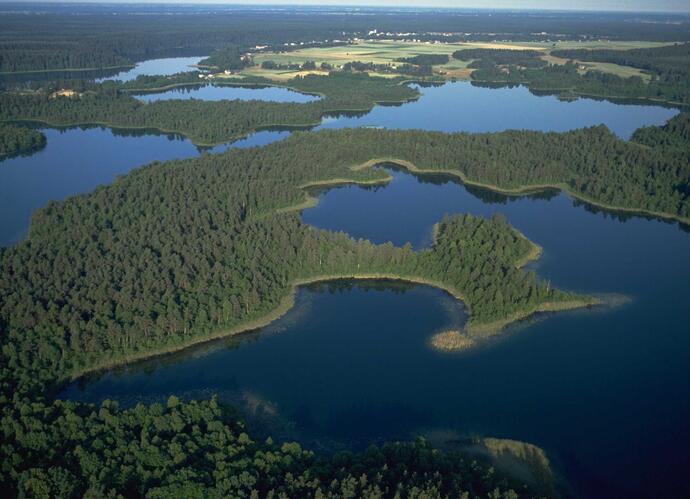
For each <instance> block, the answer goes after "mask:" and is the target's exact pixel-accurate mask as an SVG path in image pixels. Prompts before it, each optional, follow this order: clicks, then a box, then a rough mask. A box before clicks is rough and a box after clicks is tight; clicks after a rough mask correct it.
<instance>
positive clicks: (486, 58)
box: [453, 49, 547, 69]
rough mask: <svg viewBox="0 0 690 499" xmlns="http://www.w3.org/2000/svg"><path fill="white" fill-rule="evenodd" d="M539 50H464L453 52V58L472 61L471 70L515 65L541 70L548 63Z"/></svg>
mask: <svg viewBox="0 0 690 499" xmlns="http://www.w3.org/2000/svg"><path fill="white" fill-rule="evenodd" d="M542 55H544V54H543V52H540V51H538V50H510V49H464V50H456V51H455V52H453V58H454V59H458V60H460V61H472V62H471V63H470V64H469V66H468V67H470V68H477V69H481V68H490V67H494V66H503V65H515V66H521V67H526V68H539V67H543V66H546V65H547V63H546V61H544V60H543V59H541V56H542Z"/></svg>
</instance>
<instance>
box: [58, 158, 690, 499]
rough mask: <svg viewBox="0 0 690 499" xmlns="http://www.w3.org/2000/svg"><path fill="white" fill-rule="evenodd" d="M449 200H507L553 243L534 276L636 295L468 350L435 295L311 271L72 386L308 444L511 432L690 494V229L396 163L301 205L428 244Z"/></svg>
mask: <svg viewBox="0 0 690 499" xmlns="http://www.w3.org/2000/svg"><path fill="white" fill-rule="evenodd" d="M447 212H470V213H474V214H478V215H483V216H488V215H490V214H492V213H495V212H499V213H503V214H505V215H506V217H507V218H508V220H509V221H510V223H511V224H513V225H514V226H515V227H517V228H518V229H519V230H521V231H522V232H524V233H525V234H526V235H527V236H528V237H529V238H530V239H532V240H533V241H535V242H537V243H539V244H540V245H542V246H543V247H544V255H543V257H542V258H541V259H540V260H539V262H537V264H536V265H534V268H535V269H536V271H537V272H538V273H539V275H540V276H541V277H543V278H545V279H549V280H550V281H551V282H552V283H553V284H554V285H557V286H561V287H563V288H567V289H572V290H579V291H586V292H591V293H619V294H624V295H626V296H628V297H629V298H630V299H631V300H632V301H631V302H630V303H627V304H624V305H620V306H617V307H613V308H606V309H599V310H595V311H576V312H566V313H560V314H556V315H550V316H547V317H542V318H539V319H537V320H533V321H531V322H529V323H523V324H521V325H518V326H516V327H514V328H512V333H511V334H508V335H506V336H505V338H503V339H500V340H498V341H494V342H492V343H490V344H488V345H486V346H484V347H482V348H479V349H478V350H476V351H473V352H469V353H462V354H441V353H437V352H434V351H432V350H430V349H429V348H428V346H427V343H426V342H427V340H428V338H429V336H430V335H432V334H433V333H434V332H437V331H439V330H441V329H445V328H448V327H456V326H457V325H459V324H462V323H463V321H464V316H463V312H462V308H461V306H460V305H458V304H457V303H455V302H453V300H452V299H450V298H449V297H448V296H447V295H445V294H444V293H443V292H441V291H439V290H435V289H432V288H429V287H425V286H408V287H400V286H394V287H392V288H386V287H385V286H383V287H381V286H380V285H379V286H374V287H373V288H372V287H370V286H359V285H358V286H354V287H352V286H347V285H343V284H342V283H341V284H340V285H337V286H329V285H320V286H312V287H309V288H303V289H301V290H300V292H299V295H298V300H297V305H296V307H295V308H294V309H293V310H292V311H291V312H290V313H289V314H288V315H287V316H285V317H284V318H282V319H280V320H279V321H277V322H276V323H274V324H272V325H271V326H270V327H268V328H265V329H264V330H261V331H259V332H258V333H254V334H250V335H247V336H245V337H244V339H243V340H241V341H240V340H238V339H234V340H225V341H218V342H215V343H211V344H208V345H205V346H203V347H199V348H195V349H190V350H188V351H185V352H182V353H180V354H178V355H174V356H170V357H166V358H163V359H155V360H150V361H146V362H143V363H140V364H137V365H134V366H131V367H129V368H125V369H121V370H118V371H115V372H109V373H106V374H105V375H103V376H101V377H100V378H98V377H96V378H92V379H89V380H87V381H86V382H83V383H82V384H73V385H71V386H70V387H68V388H67V389H66V391H65V392H64V393H63V394H62V396H64V397H69V398H76V399H82V400H90V401H99V400H102V399H104V398H113V399H117V400H121V401H122V402H124V403H127V404H131V403H134V402H135V401H137V400H161V399H164V398H165V397H166V396H167V395H168V394H170V393H181V394H183V395H185V396H188V397H192V396H200V395H207V396H208V395H210V394H211V393H219V394H220V395H221V397H223V398H225V399H227V400H229V401H231V402H233V403H235V404H237V405H239V406H240V407H242V408H243V410H244V412H245V414H247V415H248V417H249V419H250V421H251V424H252V425H254V426H255V427H256V428H257V429H258V430H257V431H267V432H271V433H273V434H274V435H278V436H282V437H284V438H300V439H302V440H303V441H305V442H306V443H307V444H309V445H311V446H313V447H314V448H322V447H323V448H327V449H332V448H338V447H339V446H341V445H348V444H350V445H355V446H364V445H366V444H367V443H369V442H376V441H380V440H381V439H391V438H409V437H410V436H412V435H417V434H426V433H428V432H430V431H434V430H444V431H448V432H451V433H453V432H456V433H458V434H480V435H490V436H498V437H506V438H514V439H520V440H525V441H529V442H532V443H535V444H537V445H540V446H542V447H544V448H545V449H546V450H547V452H548V453H549V454H550V456H551V457H552V459H553V460H555V462H556V464H557V466H558V467H559V468H560V469H561V470H562V471H563V472H564V473H565V475H566V476H567V477H568V479H569V480H570V481H571V482H572V483H573V485H574V487H575V490H576V494H578V495H580V496H585V497H622V496H626V495H627V496H637V497H660V496H664V495H667V496H669V497H681V496H686V497H687V494H688V493H689V492H690V490H689V489H688V485H687V480H685V475H686V472H687V466H688V464H690V459H689V458H688V457H687V452H686V445H687V444H689V443H690V425H689V424H688V421H690V398H689V397H688V393H690V362H688V359H689V358H690V331H689V329H688V325H687V306H688V303H689V300H690V259H688V255H690V233H688V232H687V230H683V229H682V228H680V227H679V226H678V225H677V224H673V223H665V222H660V221H656V220H650V219H645V218H640V217H626V218H620V217H618V216H615V215H612V214H610V213H605V212H601V211H594V210H592V209H590V208H587V207H585V206H583V205H581V204H580V203H577V202H574V201H573V200H571V199H569V198H568V197H567V196H564V195H562V194H558V193H551V194H542V195H536V196H532V197H504V196H499V195H495V194H491V193H488V192H486V191H477V190H474V191H473V192H470V191H468V190H467V189H466V188H465V187H463V186H462V185H458V184H456V183H454V182H451V181H448V180H447V179H445V178H442V177H438V176H435V177H428V178H425V179H423V180H420V179H417V178H416V177H413V176H411V175H409V174H405V173H401V172H394V179H393V181H392V182H391V183H390V184H389V185H388V186H385V187H381V188H369V189H363V188H358V187H342V188H338V189H333V190H330V191H327V192H325V193H322V194H321V202H320V203H319V205H318V206H317V207H316V208H313V209H310V210H307V211H306V212H304V215H303V217H304V219H305V221H307V222H309V223H312V224H314V225H317V226H320V227H327V228H331V229H338V230H345V231H347V232H349V233H350V234H352V235H354V236H357V237H360V236H361V237H368V238H370V239H372V240H375V241H379V242H380V241H387V240H392V241H393V242H395V243H396V244H402V243H405V242H412V243H414V244H415V245H417V246H418V247H419V246H423V245H424V244H425V243H427V242H428V235H429V231H430V225H431V224H432V223H433V222H436V221H438V220H439V219H440V218H441V217H442V215H443V214H444V213H447ZM403 222H404V223H403Z"/></svg>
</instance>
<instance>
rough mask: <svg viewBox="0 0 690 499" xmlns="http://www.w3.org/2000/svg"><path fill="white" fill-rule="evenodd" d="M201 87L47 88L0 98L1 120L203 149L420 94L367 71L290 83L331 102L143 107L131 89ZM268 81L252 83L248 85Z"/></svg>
mask: <svg viewBox="0 0 690 499" xmlns="http://www.w3.org/2000/svg"><path fill="white" fill-rule="evenodd" d="M193 82H195V83H198V78H197V77H195V76H194V73H182V74H180V75H175V76H173V77H170V78H165V77H163V78H161V77H154V78H141V79H137V80H136V81H135V82H134V83H128V84H125V85H117V84H113V83H109V84H104V85H101V86H99V87H97V88H96V89H95V90H93V91H89V92H86V93H84V94H83V95H81V96H79V97H76V96H75V97H58V98H51V97H50V94H49V93H48V92H47V91H45V90H44V91H37V92H32V93H23V92H16V93H11V92H6V93H2V94H0V119H8V120H9V119H33V120H39V121H45V122H48V123H53V124H88V123H107V124H109V125H112V126H117V127H124V128H127V127H134V128H158V129H161V130H165V131H174V132H180V133H183V134H185V135H187V136H189V137H190V138H191V139H192V140H193V141H194V142H195V143H197V144H203V145H206V144H217V143H221V142H226V141H230V140H234V139H237V138H238V137H241V136H243V135H245V134H247V133H250V132H253V131H255V130H258V129H261V128H266V127H272V126H283V127H291V126H292V127H299V126H308V125H315V124H318V123H319V122H320V121H321V118H322V116H323V115H324V114H327V113H329V112H337V111H341V110H364V111H368V110H370V109H371V108H372V107H373V106H374V105H375V103H376V102H383V101H393V102H400V101H405V100H408V99H411V98H414V97H415V96H417V95H418V94H417V92H416V91H415V90H413V89H411V88H409V87H406V86H403V85H400V80H397V79H389V78H372V77H369V76H368V75H367V74H354V73H333V74H331V75H330V76H318V75H308V76H305V77H298V78H294V79H292V80H290V81H288V82H287V86H289V87H291V88H294V89H296V90H300V91H303V92H306V93H314V94H322V95H324V96H325V98H323V99H320V100H317V101H313V102H308V103H304V104H298V103H278V102H266V101H242V100H233V101H217V102H210V101H198V100H195V101H191V100H176V101H158V102H152V103H143V102H141V101H139V100H137V99H135V98H134V97H131V96H130V95H129V94H128V92H121V91H120V90H121V89H122V90H129V91H131V90H134V89H146V88H155V87H156V86H162V85H165V84H179V83H190V84H191V83H193ZM262 82H265V80H261V79H252V80H250V81H248V82H246V83H251V84H257V83H262Z"/></svg>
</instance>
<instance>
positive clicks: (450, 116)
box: [319, 82, 678, 140]
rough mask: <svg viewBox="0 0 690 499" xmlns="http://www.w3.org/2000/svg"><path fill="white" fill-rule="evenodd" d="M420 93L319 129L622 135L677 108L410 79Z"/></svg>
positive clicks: (658, 122)
mask: <svg viewBox="0 0 690 499" xmlns="http://www.w3.org/2000/svg"><path fill="white" fill-rule="evenodd" d="M412 87H413V88H416V89H417V90H418V91H419V92H420V93H421V97H420V98H419V99H418V100H416V101H413V102H410V103H407V104H403V105H399V106H377V107H375V108H374V109H373V110H372V111H371V112H370V113H367V114H361V113H360V115H356V116H346V115H340V116H332V117H330V118H326V119H325V120H324V122H323V123H322V124H321V126H320V127H319V128H345V127H348V128H355V127H363V126H369V127H383V128H391V129H423V130H436V131H440V132H475V133H478V132H498V131H502V130H511V129H514V130H537V131H541V132H565V131H568V130H574V129H576V128H584V127H589V126H595V125H601V124H604V125H606V126H607V127H608V128H609V129H610V130H611V131H612V132H614V133H615V134H616V135H618V136H619V137H621V138H622V139H626V140H627V139H629V138H630V137H631V135H632V133H633V132H634V131H635V130H636V129H637V128H639V127H642V126H649V125H662V124H664V123H665V122H666V121H667V120H669V119H670V118H672V117H673V116H675V115H676V114H677V113H678V110H677V109H674V108H669V107H662V106H658V105H647V104H622V103H614V102H610V101H604V100H594V99H589V98H579V99H576V100H568V101H564V100H559V99H558V98H557V97H556V96H553V95H547V96H538V95H535V94H533V93H532V92H530V91H529V90H528V89H527V88H526V87H524V86H513V87H502V88H490V87H486V86H478V85H475V84H472V83H471V82H450V83H445V84H443V85H435V86H420V85H419V84H413V85H412Z"/></svg>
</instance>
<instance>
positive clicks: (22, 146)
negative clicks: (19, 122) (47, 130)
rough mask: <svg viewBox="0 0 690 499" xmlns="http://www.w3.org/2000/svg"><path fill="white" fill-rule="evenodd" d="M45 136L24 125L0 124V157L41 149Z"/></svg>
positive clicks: (43, 145) (44, 143)
mask: <svg viewBox="0 0 690 499" xmlns="http://www.w3.org/2000/svg"><path fill="white" fill-rule="evenodd" d="M45 145H46V137H45V135H43V134H42V133H41V132H39V131H38V130H34V129H33V128H28V127H25V126H16V125H11V124H4V125H2V124H0V159H2V158H6V157H8V156H15V155H17V154H25V153H30V152H33V151H36V150H37V149H42V148H43V147H45Z"/></svg>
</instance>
